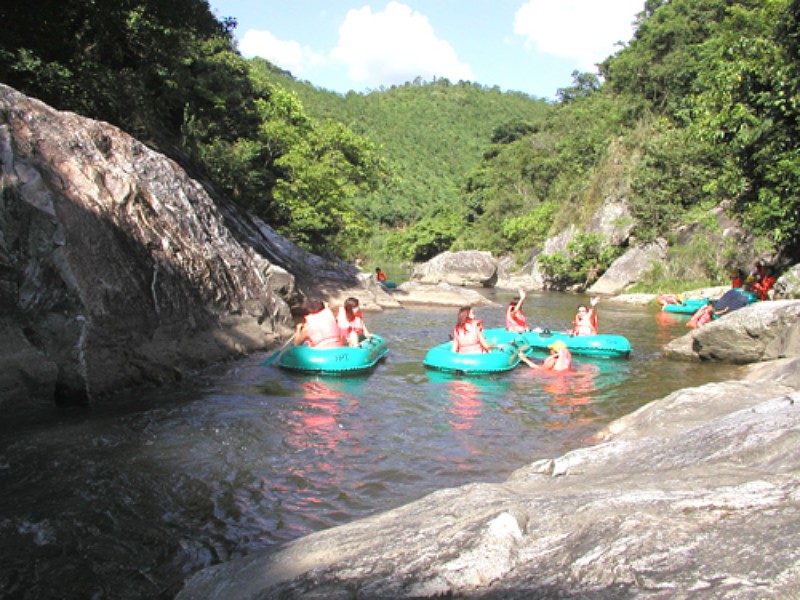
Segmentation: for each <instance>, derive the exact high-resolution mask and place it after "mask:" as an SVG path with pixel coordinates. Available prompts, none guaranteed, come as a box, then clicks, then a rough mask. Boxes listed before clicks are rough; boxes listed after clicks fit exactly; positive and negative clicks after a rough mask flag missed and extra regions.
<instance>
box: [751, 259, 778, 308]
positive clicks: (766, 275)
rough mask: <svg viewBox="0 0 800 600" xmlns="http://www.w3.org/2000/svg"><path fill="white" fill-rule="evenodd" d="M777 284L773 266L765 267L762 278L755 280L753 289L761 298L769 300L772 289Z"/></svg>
mask: <svg viewBox="0 0 800 600" xmlns="http://www.w3.org/2000/svg"><path fill="white" fill-rule="evenodd" d="M774 285H775V275H774V274H773V272H772V268H771V267H763V270H762V271H761V277H760V279H756V281H754V282H753V285H752V290H753V292H755V294H756V295H757V296H758V299H759V300H769V299H770V293H769V292H770V290H771V289H772V286H774Z"/></svg>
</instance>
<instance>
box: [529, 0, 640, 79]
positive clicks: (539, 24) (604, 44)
mask: <svg viewBox="0 0 800 600" xmlns="http://www.w3.org/2000/svg"><path fill="white" fill-rule="evenodd" d="M643 8H644V0H605V1H601V0H560V1H559V2H554V1H553V0H528V2H526V3H525V4H523V5H522V7H520V9H519V10H518V11H517V13H516V15H515V18H514V33H516V34H518V35H521V36H524V37H525V45H526V47H535V48H536V49H537V50H539V51H540V52H542V53H543V54H549V55H552V56H557V57H561V58H571V59H575V60H577V62H578V67H579V68H580V69H581V70H585V71H594V65H595V64H596V63H599V62H601V61H603V60H604V59H605V58H607V57H608V56H610V55H611V54H613V53H614V52H616V51H617V50H618V49H619V48H618V46H616V43H617V42H626V43H627V42H628V41H630V39H631V37H633V22H634V19H635V18H636V15H637V13H639V12H641V11H642V9H643Z"/></svg>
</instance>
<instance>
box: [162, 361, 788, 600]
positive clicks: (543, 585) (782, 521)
mask: <svg viewBox="0 0 800 600" xmlns="http://www.w3.org/2000/svg"><path fill="white" fill-rule="evenodd" d="M798 370H800V360H797V359H795V360H792V361H788V362H787V361H776V362H775V364H774V367H773V368H772V369H770V368H769V367H765V366H762V367H761V368H760V369H759V370H758V371H754V372H753V374H752V375H747V376H745V377H744V379H743V380H742V381H727V382H721V383H715V384H708V385H705V386H701V387H698V388H691V389H687V390H681V391H678V392H675V393H673V394H670V395H669V396H667V397H666V398H663V399H661V400H658V401H655V402H652V403H650V404H647V405H645V406H644V407H642V408H640V409H639V410H637V411H636V412H634V413H632V414H630V415H628V416H626V417H624V418H622V419H619V420H617V421H615V422H613V423H611V424H610V425H609V427H608V428H607V429H606V430H605V431H604V432H602V434H601V435H599V436H598V437H597V440H596V443H595V444H593V445H589V446H587V447H584V448H581V449H578V450H575V451H572V452H569V453H567V454H565V455H562V456H558V457H554V458H547V459H542V460H538V461H536V462H534V463H532V464H530V465H528V466H526V467H524V468H521V469H519V470H518V471H516V472H515V473H513V474H512V476H511V477H510V478H509V479H508V480H507V481H505V482H504V483H500V484H488V483H475V484H470V485H466V486H462V487H460V488H455V489H447V490H441V491H438V492H435V493H433V494H430V495H428V496H426V497H424V498H422V499H420V500H418V501H416V502H413V503H411V504H409V505H406V506H403V507H400V508H397V509H394V510H392V511H389V512H386V513H383V514H379V515H375V516H373V517H369V518H366V519H362V520H359V521H356V522H354V523H350V524H348V525H343V526H340V527H336V528H333V529H330V530H326V531H321V532H318V533H314V534H312V535H309V536H306V537H304V538H301V539H299V540H296V541H294V542H291V543H289V544H286V545H284V546H282V547H280V548H278V549H277V550H275V551H270V552H265V553H261V554H254V555H251V556H249V557H246V558H243V559H236V560H233V561H230V562H228V563H225V564H222V565H218V566H216V567H212V568H209V569H206V570H204V571H201V572H199V573H198V574H196V575H195V576H194V577H192V578H191V579H190V580H189V581H188V582H187V584H186V586H185V588H184V589H183V590H182V591H181V593H180V594H179V595H178V598H179V599H181V600H186V599H188V598H192V599H208V598H217V599H221V598H231V597H236V598H268V597H280V598H286V599H291V598H304V599H306V598H354V597H363V598H433V597H454V598H498V599H499V598H504V599H523V598H563V597H587V598H588V597H592V598H627V597H637V598H644V597H647V598H674V597H693V596H697V597H709V598H723V597H724V598H733V599H745V598H747V599H750V598H763V597H790V596H791V595H792V594H794V592H796V590H797V589H800V570H798V569H797V565H798V564H800V529H798V528H797V527H796V523H797V515H798V514H800V494H799V493H798V490H800V446H798V445H797V438H798V434H800V392H798V390H797V388H796V387H795V386H792V385H787V383H788V380H783V381H781V380H780V377H779V376H778V373H784V374H786V373H789V372H797V371H798Z"/></svg>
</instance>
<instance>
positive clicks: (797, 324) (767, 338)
mask: <svg viewBox="0 0 800 600" xmlns="http://www.w3.org/2000/svg"><path fill="white" fill-rule="evenodd" d="M664 354H665V356H668V357H671V358H680V359H689V360H717V361H724V362H729V363H734V364H747V363H752V362H759V361H767V360H775V359H778V358H791V357H798V356H800V300H776V301H773V302H756V303H755V304H751V305H750V306H746V307H744V308H740V309H739V310H737V311H735V312H732V313H730V314H728V315H725V316H723V317H722V318H720V319H718V320H716V321H712V322H711V323H708V324H707V325H704V326H703V327H700V328H699V329H695V330H693V331H692V332H691V333H689V334H687V335H685V336H683V337H680V338H678V339H675V340H673V341H672V342H670V343H669V344H667V345H666V346H665V347H664Z"/></svg>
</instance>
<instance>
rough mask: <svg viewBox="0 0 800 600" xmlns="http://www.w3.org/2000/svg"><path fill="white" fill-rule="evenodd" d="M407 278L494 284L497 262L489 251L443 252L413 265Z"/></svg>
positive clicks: (479, 285) (420, 280)
mask: <svg viewBox="0 0 800 600" xmlns="http://www.w3.org/2000/svg"><path fill="white" fill-rule="evenodd" d="M411 279H412V280H414V281H417V282H419V283H433V284H436V283H449V284H450V285H463V286H473V287H494V285H495V284H496V283H497V279H498V263H497V259H495V258H494V257H492V253H491V252H481V251H478V250H464V251H461V252H443V253H442V254H439V255H438V256H435V257H434V258H432V259H431V260H429V261H428V262H426V263H423V264H421V265H419V266H417V267H416V268H415V269H414V272H413V273H412V275H411Z"/></svg>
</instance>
